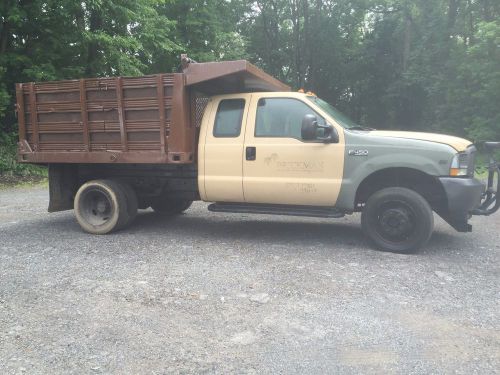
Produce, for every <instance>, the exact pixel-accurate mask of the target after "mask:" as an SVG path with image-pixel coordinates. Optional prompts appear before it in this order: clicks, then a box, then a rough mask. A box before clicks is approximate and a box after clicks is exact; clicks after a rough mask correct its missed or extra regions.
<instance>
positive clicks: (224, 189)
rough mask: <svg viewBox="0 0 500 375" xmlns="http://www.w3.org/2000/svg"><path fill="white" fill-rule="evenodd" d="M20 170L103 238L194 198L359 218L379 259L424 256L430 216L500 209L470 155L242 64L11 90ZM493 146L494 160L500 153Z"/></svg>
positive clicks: (240, 208) (260, 209) (460, 145)
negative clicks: (369, 119)
mask: <svg viewBox="0 0 500 375" xmlns="http://www.w3.org/2000/svg"><path fill="white" fill-rule="evenodd" d="M16 93H17V114H18V120H19V160H20V161H21V162H27V163H38V164H45V165H48V167H49V190H50V203H49V212H54V211H61V210H69V209H74V211H75V214H76V219H77V221H78V223H79V224H80V226H81V227H82V228H83V230H85V231H87V232H89V233H92V234H106V233H110V232H112V231H115V230H120V229H123V228H125V227H126V226H128V225H129V224H131V222H132V221H133V220H134V218H135V216H136V215H137V210H138V209H145V208H149V207H151V208H152V209H153V210H154V211H155V212H157V213H159V214H161V215H175V214H180V213H182V212H183V211H185V210H187V209H188V208H189V206H190V205H191V203H192V202H193V201H195V200H203V201H206V202H211V204H210V205H209V206H208V209H209V211H213V212H233V213H256V214H277V215H297V216H311V217H324V218H340V217H342V216H344V215H347V214H352V213H354V212H361V227H362V230H363V232H364V233H365V235H366V236H367V237H368V239H369V240H370V241H371V242H372V243H373V244H374V245H375V246H376V247H378V248H380V249H383V250H386V251H393V252H402V253H408V252H412V251H415V250H417V249H419V248H420V247H422V246H424V245H425V244H426V242H427V241H428V240H429V238H430V236H431V234H432V231H433V225H434V221H433V212H435V213H437V214H438V215H439V216H441V217H442V218H443V219H444V220H445V221H446V222H448V223H449V224H450V225H451V226H452V227H453V228H455V229H456V230H457V231H459V232H468V231H471V225H470V224H469V223H468V220H469V218H470V217H471V215H473V214H476V215H490V214H492V213H494V212H495V211H497V210H498V208H499V206H500V200H497V193H496V188H495V185H496V186H498V179H499V168H498V165H497V164H496V162H495V161H494V160H493V159H492V160H491V161H490V168H489V176H488V184H487V186H485V185H484V184H483V183H482V182H480V181H479V180H478V179H476V178H474V171H475V156H476V147H475V146H474V145H473V144H472V143H471V142H469V141H468V140H465V139H461V138H457V137H453V136H447V135H440V134H429V133H417V132H403V131H379V130H374V129H370V128H366V127H363V126H360V125H358V124H356V123H355V122H353V121H351V120H350V119H349V118H348V117H346V116H345V115H343V114H342V113H341V112H339V111H338V110H337V109H336V108H334V107H333V106H331V105H330V104H328V103H327V102H325V101H323V100H321V99H320V98H318V97H317V96H315V95H314V94H312V93H304V92H292V91H291V90H290V88H289V87H288V86H286V85H285V84H283V83H282V82H280V81H278V80H276V79H274V78H273V77H271V76H269V75H267V74H266V73H265V72H263V71H261V70H259V69H258V68H256V67H255V66H253V65H251V64H249V63H248V62H246V61H243V60H240V61H226V62H213V63H196V62H194V61H192V60H190V59H189V58H188V57H186V56H182V60H181V67H180V68H179V72H177V73H167V74H158V75H153V76H144V77H111V78H109V77H108V78H92V79H81V80H72V81H60V82H41V83H21V84H17V87H16ZM485 147H486V148H487V149H488V150H490V151H491V153H492V154H493V151H494V150H495V149H497V148H499V147H500V143H498V142H488V143H486V144H485Z"/></svg>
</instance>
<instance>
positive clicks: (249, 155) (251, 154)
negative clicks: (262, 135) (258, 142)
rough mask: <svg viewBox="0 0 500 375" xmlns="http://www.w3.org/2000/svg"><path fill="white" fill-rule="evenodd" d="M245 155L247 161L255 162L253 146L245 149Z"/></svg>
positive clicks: (255, 154) (255, 151)
mask: <svg viewBox="0 0 500 375" xmlns="http://www.w3.org/2000/svg"><path fill="white" fill-rule="evenodd" d="M245 153H246V159H247V160H255V159H256V158H257V150H256V148H255V147H253V146H251V147H247V148H246V152H245Z"/></svg>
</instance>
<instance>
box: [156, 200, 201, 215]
mask: <svg viewBox="0 0 500 375" xmlns="http://www.w3.org/2000/svg"><path fill="white" fill-rule="evenodd" d="M192 204H193V201H190V200H186V199H163V198H159V199H158V200H156V201H155V202H153V203H152V204H151V208H152V209H153V210H154V211H155V212H156V213H157V214H160V215H165V216H172V215H178V214H180V213H182V212H184V211H186V210H187V209H188V208H189V207H191V205H192Z"/></svg>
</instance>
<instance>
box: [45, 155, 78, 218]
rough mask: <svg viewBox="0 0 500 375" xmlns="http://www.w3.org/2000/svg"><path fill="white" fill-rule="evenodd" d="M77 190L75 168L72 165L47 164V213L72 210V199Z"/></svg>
mask: <svg viewBox="0 0 500 375" xmlns="http://www.w3.org/2000/svg"><path fill="white" fill-rule="evenodd" d="M77 188H78V173H77V166H76V165H74V164H49V194H50V201H49V209H48V211H49V212H57V211H65V210H72V209H73V199H74V196H75V194H76V190H77Z"/></svg>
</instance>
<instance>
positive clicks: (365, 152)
mask: <svg viewBox="0 0 500 375" xmlns="http://www.w3.org/2000/svg"><path fill="white" fill-rule="evenodd" d="M348 154H349V156H368V150H349V152H348Z"/></svg>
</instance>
